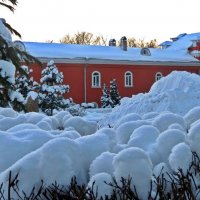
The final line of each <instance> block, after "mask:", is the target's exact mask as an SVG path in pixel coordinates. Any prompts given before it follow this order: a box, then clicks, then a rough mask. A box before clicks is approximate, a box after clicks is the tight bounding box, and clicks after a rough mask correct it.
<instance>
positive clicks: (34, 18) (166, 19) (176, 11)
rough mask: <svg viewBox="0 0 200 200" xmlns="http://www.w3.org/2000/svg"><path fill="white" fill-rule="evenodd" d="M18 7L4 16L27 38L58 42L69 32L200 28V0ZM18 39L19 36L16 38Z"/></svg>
mask: <svg viewBox="0 0 200 200" xmlns="http://www.w3.org/2000/svg"><path fill="white" fill-rule="evenodd" d="M18 1H19V4H18V6H17V7H16V11H15V13H14V14H13V13H12V12H10V11H8V10H6V9H5V8H0V13H1V15H0V17H1V18H5V19H6V20H7V22H8V23H10V24H11V25H12V26H13V27H15V28H16V29H17V30H18V31H19V32H20V33H21V34H22V39H23V40H25V41H38V42H42V41H47V40H54V41H55V42H58V41H59V39H61V38H62V37H63V36H64V35H65V34H71V35H73V34H74V33H76V32H77V31H87V32H92V33H94V34H97V35H103V36H105V37H107V38H108V39H110V38H116V39H119V38H120V37H121V36H124V35H125V36H127V37H135V38H137V39H144V40H146V41H148V40H150V39H154V38H156V39H157V40H158V41H159V42H162V41H164V40H169V39H170V37H174V36H176V35H178V34H179V33H184V32H186V33H193V32H200V26H199V19H200V12H199V7H200V1H199V0H56V1H55V0H18ZM14 39H16V38H14Z"/></svg>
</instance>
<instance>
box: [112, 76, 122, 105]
mask: <svg viewBox="0 0 200 200" xmlns="http://www.w3.org/2000/svg"><path fill="white" fill-rule="evenodd" d="M110 97H111V100H112V102H113V107H115V106H116V105H120V99H121V97H120V95H119V91H118V88H117V83H116V80H115V79H113V80H112V81H110Z"/></svg>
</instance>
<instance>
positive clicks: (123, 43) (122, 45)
mask: <svg viewBox="0 0 200 200" xmlns="http://www.w3.org/2000/svg"><path fill="white" fill-rule="evenodd" d="M120 48H121V49H122V50H123V51H127V38H126V37H125V36H123V37H122V38H121V39H120Z"/></svg>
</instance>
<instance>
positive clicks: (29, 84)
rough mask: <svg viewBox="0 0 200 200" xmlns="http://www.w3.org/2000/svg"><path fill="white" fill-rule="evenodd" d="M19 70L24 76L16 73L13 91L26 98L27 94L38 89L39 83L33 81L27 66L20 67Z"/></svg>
mask: <svg viewBox="0 0 200 200" xmlns="http://www.w3.org/2000/svg"><path fill="white" fill-rule="evenodd" d="M21 70H23V71H24V74H22V73H20V72H19V71H17V75H16V78H15V89H16V91H18V92H20V93H21V94H22V95H23V97H24V98H26V97H27V95H28V93H29V92H31V91H37V90H38V89H39V83H37V82H36V81H34V79H33V77H31V76H30V75H31V72H32V70H31V69H29V68H28V66H25V65H22V66H21Z"/></svg>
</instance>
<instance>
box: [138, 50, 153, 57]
mask: <svg viewBox="0 0 200 200" xmlns="http://www.w3.org/2000/svg"><path fill="white" fill-rule="evenodd" d="M140 54H141V55H143V56H150V55H151V52H150V50H149V49H148V48H142V49H141V51H140Z"/></svg>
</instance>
